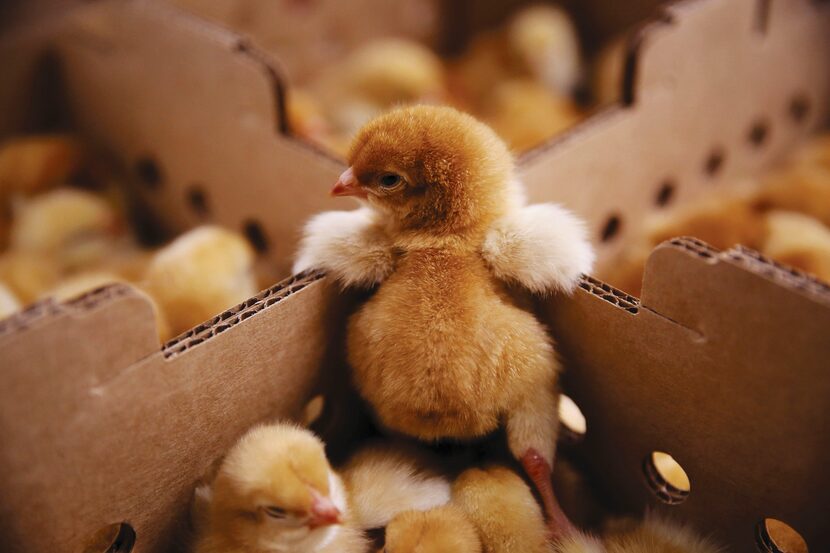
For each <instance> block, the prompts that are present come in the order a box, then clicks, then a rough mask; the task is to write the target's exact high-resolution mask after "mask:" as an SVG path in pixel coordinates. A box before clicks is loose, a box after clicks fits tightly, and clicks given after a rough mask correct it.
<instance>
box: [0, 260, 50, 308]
mask: <svg viewBox="0 0 830 553" xmlns="http://www.w3.org/2000/svg"><path fill="white" fill-rule="evenodd" d="M60 278H61V270H60V267H59V266H58V264H57V262H56V261H55V260H54V259H52V258H49V257H48V256H46V255H45V254H41V253H33V252H21V251H7V252H6V253H3V254H0V280H2V281H3V282H4V283H5V284H6V286H8V288H9V289H10V290H11V291H12V292H13V293H14V294H15V296H17V298H18V299H19V300H20V302H21V303H22V304H23V305H28V304H30V303H32V302H33V301H36V300H37V299H38V298H40V297H41V296H42V295H43V294H44V292H46V291H47V290H49V289H51V288H52V287H53V286H55V285H56V284H57V283H58V281H59V280H60Z"/></svg>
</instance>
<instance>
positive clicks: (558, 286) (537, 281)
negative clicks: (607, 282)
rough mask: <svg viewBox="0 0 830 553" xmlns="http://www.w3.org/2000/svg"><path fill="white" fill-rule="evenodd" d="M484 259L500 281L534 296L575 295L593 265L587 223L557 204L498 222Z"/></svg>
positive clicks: (538, 206) (527, 209) (487, 241)
mask: <svg viewBox="0 0 830 553" xmlns="http://www.w3.org/2000/svg"><path fill="white" fill-rule="evenodd" d="M482 256H483V257H484V260H485V261H486V262H487V264H488V265H489V266H490V270H491V271H492V272H493V275H494V276H495V277H496V278H498V279H499V280H503V281H505V282H509V283H515V284H519V285H521V286H523V287H525V288H527V289H528V290H530V291H531V292H533V293H536V294H543V293H546V292H551V291H556V290H559V291H564V292H571V291H573V289H574V288H575V287H576V285H577V282H578V281H579V276H580V275H581V274H583V273H588V272H590V271H591V269H592V267H593V264H594V250H593V248H592V247H591V243H590V242H589V240H588V233H587V230H586V228H585V224H584V223H583V222H582V220H580V219H579V218H577V217H576V216H575V215H573V214H572V213H571V212H570V211H568V210H566V209H564V208H562V207H560V206H558V205H555V204H536V205H530V206H526V207H522V208H519V209H516V210H514V211H513V212H512V213H511V214H510V215H507V216H505V217H502V218H501V219H499V220H498V221H496V222H495V223H494V225H493V227H492V228H491V229H490V230H489V232H488V233H487V237H486V238H485V241H484V245H483V247H482Z"/></svg>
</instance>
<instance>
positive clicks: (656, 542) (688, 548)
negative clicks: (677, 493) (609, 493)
mask: <svg viewBox="0 0 830 553" xmlns="http://www.w3.org/2000/svg"><path fill="white" fill-rule="evenodd" d="M723 551H725V550H724V549H723V548H722V547H720V546H718V545H717V544H715V543H714V542H713V541H711V540H709V539H707V538H704V537H702V536H700V535H698V534H697V533H696V532H694V531H693V530H692V529H691V528H689V527H687V526H683V525H681V524H677V523H675V522H672V521H670V520H669V519H664V518H660V517H657V516H655V515H653V514H648V515H646V517H645V520H643V521H635V520H631V519H625V520H616V521H612V522H611V523H610V524H608V529H607V530H606V532H604V535H603V537H602V539H601V540H600V539H598V538H597V537H595V536H587V535H585V534H581V533H578V532H577V533H574V534H572V535H571V536H568V537H567V538H565V539H563V540H560V541H558V542H556V543H554V544H553V552H554V553H723Z"/></svg>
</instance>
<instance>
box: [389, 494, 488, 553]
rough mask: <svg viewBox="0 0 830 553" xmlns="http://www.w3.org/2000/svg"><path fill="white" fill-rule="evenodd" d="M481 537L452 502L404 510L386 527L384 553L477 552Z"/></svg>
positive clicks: (479, 549) (478, 552)
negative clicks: (429, 507) (427, 508)
mask: <svg viewBox="0 0 830 553" xmlns="http://www.w3.org/2000/svg"><path fill="white" fill-rule="evenodd" d="M481 550H482V549H481V540H480V539H479V537H478V533H477V532H476V529H475V527H474V526H473V524H472V523H471V522H470V520H469V519H468V518H467V517H466V516H465V515H464V513H463V512H462V511H461V510H460V509H458V508H456V507H453V506H452V505H445V506H444V507H438V508H436V509H431V510H429V511H406V512H403V513H401V514H399V515H398V516H396V517H395V518H394V519H392V522H390V523H389V525H388V526H387V527H386V543H385V547H384V552H385V553H480V552H481Z"/></svg>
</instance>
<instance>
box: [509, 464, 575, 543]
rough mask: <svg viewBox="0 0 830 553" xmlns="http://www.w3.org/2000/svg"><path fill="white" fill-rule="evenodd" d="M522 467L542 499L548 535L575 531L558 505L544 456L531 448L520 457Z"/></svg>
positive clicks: (565, 534)
mask: <svg viewBox="0 0 830 553" xmlns="http://www.w3.org/2000/svg"><path fill="white" fill-rule="evenodd" d="M521 463H522V468H523V469H524V471H525V473H527V475H528V477H529V478H530V480H531V481H532V482H533V485H534V487H535V488H536V491H538V492H539V496H540V497H541V499H542V505H543V506H544V508H545V516H546V518H547V522H548V531H549V537H550V539H552V540H555V539H561V538H563V537H566V536H569V535H571V534H573V533H574V532H576V527H574V525H573V523H571V521H570V520H569V519H568V516H567V515H566V514H565V513H564V511H562V507H560V506H559V501H557V499H556V496H555V495H554V493H553V483H552V481H551V467H550V465H549V464H548V462H547V461H545V458H544V457H542V455H541V454H540V453H539V452H538V451H536V450H535V449H533V448H530V449H528V450H527V452H526V453H525V454H524V455H523V456H522V458H521Z"/></svg>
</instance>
